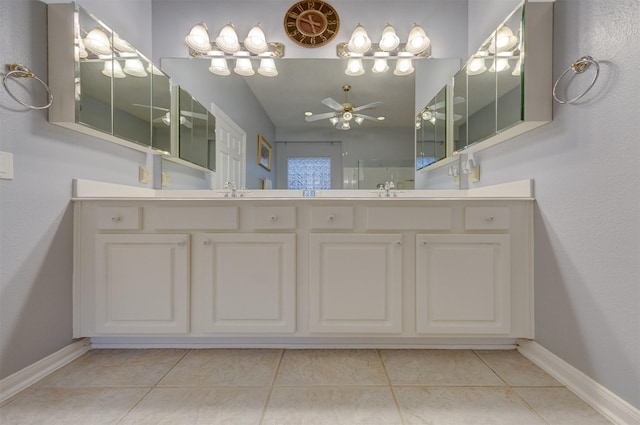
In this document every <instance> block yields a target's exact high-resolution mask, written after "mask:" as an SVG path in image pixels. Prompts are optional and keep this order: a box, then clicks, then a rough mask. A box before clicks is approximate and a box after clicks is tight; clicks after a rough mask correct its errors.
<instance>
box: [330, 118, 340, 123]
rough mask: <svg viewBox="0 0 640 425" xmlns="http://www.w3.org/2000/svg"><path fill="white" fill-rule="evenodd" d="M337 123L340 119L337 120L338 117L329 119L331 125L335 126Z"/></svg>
mask: <svg viewBox="0 0 640 425" xmlns="http://www.w3.org/2000/svg"><path fill="white" fill-rule="evenodd" d="M338 121H340V118H338V117H331V118H329V122H330V123H331V124H332V125H336V124H338Z"/></svg>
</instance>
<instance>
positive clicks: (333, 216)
mask: <svg viewBox="0 0 640 425" xmlns="http://www.w3.org/2000/svg"><path fill="white" fill-rule="evenodd" d="M327 218H328V219H329V221H334V220H335V219H336V216H335V215H333V214H329V217H327Z"/></svg>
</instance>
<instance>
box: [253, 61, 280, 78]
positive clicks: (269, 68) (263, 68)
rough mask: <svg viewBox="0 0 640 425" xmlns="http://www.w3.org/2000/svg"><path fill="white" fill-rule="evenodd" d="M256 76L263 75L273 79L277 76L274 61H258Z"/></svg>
mask: <svg viewBox="0 0 640 425" xmlns="http://www.w3.org/2000/svg"><path fill="white" fill-rule="evenodd" d="M258 74H260V75H264V76H265V77H275V76H276V75H278V70H277V69H276V63H275V61H274V60H273V59H272V58H262V59H260V67H259V68H258Z"/></svg>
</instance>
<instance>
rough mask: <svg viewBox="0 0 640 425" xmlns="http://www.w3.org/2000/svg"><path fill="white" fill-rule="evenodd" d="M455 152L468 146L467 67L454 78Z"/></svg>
mask: <svg viewBox="0 0 640 425" xmlns="http://www.w3.org/2000/svg"><path fill="white" fill-rule="evenodd" d="M452 91H453V98H454V99H456V101H455V102H454V103H453V108H452V109H453V116H454V117H455V118H456V119H454V120H453V137H452V139H453V150H454V151H459V150H461V149H464V148H465V147H466V146H467V66H465V67H463V68H462V69H461V70H460V71H458V72H457V73H456V75H455V76H454V77H453V90H452Z"/></svg>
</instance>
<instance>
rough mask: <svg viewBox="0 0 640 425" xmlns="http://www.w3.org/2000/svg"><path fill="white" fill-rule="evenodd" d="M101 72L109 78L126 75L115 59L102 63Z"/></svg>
mask: <svg viewBox="0 0 640 425" xmlns="http://www.w3.org/2000/svg"><path fill="white" fill-rule="evenodd" d="M102 73H103V74H104V75H106V76H107V77H111V78H125V77H126V75H125V74H124V72H123V71H122V67H121V66H120V63H119V62H118V61H117V60H110V61H106V62H105V63H104V69H103V70H102Z"/></svg>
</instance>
